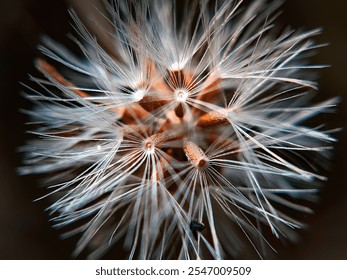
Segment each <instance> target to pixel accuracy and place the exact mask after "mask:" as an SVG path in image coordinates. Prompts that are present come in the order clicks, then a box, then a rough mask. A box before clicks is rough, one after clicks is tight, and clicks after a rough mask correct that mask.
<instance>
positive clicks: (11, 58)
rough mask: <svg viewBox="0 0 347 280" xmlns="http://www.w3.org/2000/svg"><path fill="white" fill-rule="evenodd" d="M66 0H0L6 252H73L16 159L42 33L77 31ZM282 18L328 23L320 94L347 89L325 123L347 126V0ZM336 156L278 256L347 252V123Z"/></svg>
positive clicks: (36, 255) (295, 4)
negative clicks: (308, 212)
mask: <svg viewBox="0 0 347 280" xmlns="http://www.w3.org/2000/svg"><path fill="white" fill-rule="evenodd" d="M66 9H67V5H66V3H65V2H64V1H63V0H52V1H47V0H0V11H1V16H0V135H1V136H0V259H70V258H71V252H72V250H73V248H74V244H75V242H76V239H75V238H71V239H68V240H60V237H59V234H60V233H61V232H59V231H56V230H52V229H51V225H50V223H49V221H48V216H47V215H46V213H45V212H44V211H43V210H44V208H45V207H47V206H48V201H40V202H35V203H34V202H33V200H34V199H36V198H38V197H39V196H40V195H42V194H43V193H45V192H44V190H42V189H40V188H39V184H38V181H37V178H36V177H34V176H27V177H18V176H17V175H16V167H18V166H19V165H20V155H19V154H18V153H17V151H16V149H17V148H18V147H19V146H21V145H23V143H24V142H25V139H27V137H28V136H27V135H26V134H25V130H26V128H25V126H24V123H25V121H26V120H25V117H24V116H23V115H21V114H20V112H19V108H28V107H29V106H30V105H29V104H28V103H27V102H26V101H25V100H24V99H23V98H22V97H21V96H20V91H21V90H23V87H22V86H21V85H20V82H25V81H27V80H28V73H35V70H34V67H33V59H34V58H35V57H36V56H37V55H38V54H39V53H38V51H37V50H36V46H37V44H38V43H39V41H40V36H41V35H42V34H47V35H49V36H51V37H53V38H54V39H55V40H57V41H60V42H63V43H64V44H65V43H66V44H69V42H70V41H69V39H67V38H66V34H67V33H69V32H71V31H72V29H71V26H70V24H69V22H70V19H69V16H68V13H67V10H66ZM282 10H283V11H284V13H283V15H282V16H281V17H280V19H279V23H280V24H282V25H291V26H292V27H293V28H300V27H304V28H305V29H309V28H316V27H323V28H324V33H323V34H322V35H321V36H319V38H318V40H319V41H320V42H330V43H331V44H330V46H328V47H325V48H323V49H321V50H320V52H319V54H318V55H317V56H315V57H314V58H313V62H316V63H326V64H331V65H332V67H331V68H328V69H325V70H323V71H321V72H320V80H319V82H320V93H319V95H318V97H317V98H318V99H319V100H323V99H327V98H329V97H333V96H341V97H343V99H342V102H341V103H340V106H339V110H338V113H337V114H335V115H326V116H325V119H326V126H327V128H329V129H330V128H337V127H346V120H347V116H346V114H347V107H346V102H347V98H346V97H347V78H346V73H347V32H346V30H347V20H346V12H347V1H342V0H331V1H325V0H304V1H302V0H287V2H286V3H285V4H284V6H283V8H282ZM336 136H337V138H338V139H339V143H337V145H336V149H335V157H334V160H333V166H332V170H331V172H330V173H328V174H329V181H328V182H327V183H326V184H325V187H324V190H323V192H322V194H321V197H322V200H321V203H320V204H319V205H317V207H316V209H315V210H316V214H315V215H313V216H312V217H310V218H309V220H308V221H309V224H310V227H309V228H308V230H306V231H303V232H302V233H301V241H300V242H299V243H298V244H295V245H290V244H285V245H283V246H279V247H278V248H277V249H278V254H277V257H278V258H279V259H347V183H346V182H347V179H346V178H347V165H346V158H347V152H346V149H347V145H346V141H347V139H346V130H345V131H342V132H340V133H338V134H336Z"/></svg>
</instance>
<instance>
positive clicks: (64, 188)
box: [19, 0, 338, 259]
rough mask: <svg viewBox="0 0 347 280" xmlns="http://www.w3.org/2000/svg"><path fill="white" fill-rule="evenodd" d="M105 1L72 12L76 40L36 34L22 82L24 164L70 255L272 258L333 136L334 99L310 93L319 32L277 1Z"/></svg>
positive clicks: (312, 187) (294, 234)
mask: <svg viewBox="0 0 347 280" xmlns="http://www.w3.org/2000/svg"><path fill="white" fill-rule="evenodd" d="M101 2H102V3H101V4H100V3H99V2H98V3H99V4H98V5H97V4H95V3H94V5H91V6H90V7H89V9H86V8H85V9H84V10H83V14H81V12H82V9H79V10H78V9H76V10H73V9H71V11H70V15H71V18H72V20H73V26H74V28H75V34H74V35H70V37H71V39H72V41H73V42H74V44H75V45H76V46H77V48H74V50H69V49H68V48H66V47H64V46H63V45H62V44H61V43H59V42H56V41H55V40H54V39H52V38H49V37H44V38H43V40H42V44H41V45H40V47H39V49H40V51H41V52H42V54H43V55H42V56H40V57H39V58H38V59H37V60H36V62H35V63H36V64H35V65H36V67H37V69H38V70H39V71H40V73H41V74H40V75H35V76H31V77H30V80H31V81H30V82H25V83H24V84H25V85H24V86H23V87H24V95H25V98H26V99H27V100H29V101H30V102H31V103H32V107H31V109H28V110H24V112H25V114H26V115H27V116H28V119H29V120H30V122H29V125H28V126H27V129H28V130H29V131H30V133H31V134H32V137H31V139H30V140H29V141H28V142H27V143H26V144H25V145H24V146H23V147H22V148H21V152H22V153H23V157H24V159H23V165H22V166H21V167H20V168H19V173H20V174H21V175H28V174H43V175H44V176H43V178H44V180H43V185H44V186H46V187H47V192H46V195H45V196H44V197H42V198H41V199H45V200H50V201H52V204H51V205H50V206H49V208H48V209H47V211H48V213H49V214H50V215H51V220H52V222H53V227H55V228H64V230H65V234H64V236H66V237H69V236H72V235H78V236H79V238H80V239H79V241H78V243H77V245H76V248H75V251H74V256H78V255H79V254H81V253H82V252H84V251H87V252H88V254H89V255H88V256H89V258H92V259H95V258H100V257H102V256H103V255H104V254H106V253H107V252H108V251H110V250H114V248H115V246H118V245H119V244H121V246H122V247H123V250H124V251H125V252H126V257H127V258H129V259H224V258H226V259H229V258H247V257H248V256H253V255H254V254H255V255H256V257H257V258H266V256H267V254H268V252H269V251H270V252H271V251H275V250H276V248H275V247H274V246H273V244H274V243H276V241H275V240H276V239H279V240H289V241H292V242H294V241H296V240H297V238H298V233H299V230H300V229H303V228H304V227H305V221H304V220H305V219H304V218H303V217H306V215H308V214H313V211H312V209H311V206H312V205H314V204H315V203H316V202H317V201H318V197H319V194H318V190H319V188H320V185H321V183H322V182H324V181H325V180H326V179H327V178H326V176H325V173H324V172H323V171H324V169H325V168H326V167H327V166H328V162H329V158H330V156H331V153H332V152H331V150H332V145H333V143H334V142H335V138H334V135H333V132H334V130H328V129H326V128H325V127H324V123H317V122H315V120H316V119H315V118H314V117H315V116H316V115H318V114H321V113H330V112H333V111H334V107H335V106H336V104H337V102H338V99H337V98H333V99H328V100H326V101H320V102H315V101H312V99H313V98H314V96H315V94H316V92H317V91H318V84H317V82H316V79H317V77H316V76H317V75H316V74H317V70H319V69H321V68H325V67H326V65H323V64H314V63H310V57H311V56H312V55H314V54H315V53H316V52H317V49H319V48H321V47H323V46H325V43H317V42H316V39H315V37H316V36H317V35H319V34H320V33H321V30H320V29H313V30H305V31H302V30H301V31H296V30H293V29H292V28H283V27H282V26H279V25H277V23H276V21H277V18H278V15H279V11H280V9H281V5H282V1H276V0H274V1H266V0H260V1H258V0H257V1H242V0H235V1H219V0H216V1H212V0H211V1H209V0H202V1H179V0H177V1H169V0H161V1H150V0H144V1H140V0H131V1H116V0H115V1H101ZM88 11H89V12H90V15H89V14H88ZM95 15H97V17H95ZM93 16H94V17H93ZM88 18H89V19H91V20H89V21H88V20H86V19H88ZM98 30H103V31H100V32H99V31H98ZM312 119H313V120H312ZM320 120H321V119H319V120H318V121H320ZM332 135H333V136H332Z"/></svg>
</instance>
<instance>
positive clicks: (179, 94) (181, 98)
mask: <svg viewBox="0 0 347 280" xmlns="http://www.w3.org/2000/svg"><path fill="white" fill-rule="evenodd" d="M175 96H176V101H178V102H185V101H186V100H187V97H188V91H186V90H184V89H176V90H175Z"/></svg>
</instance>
